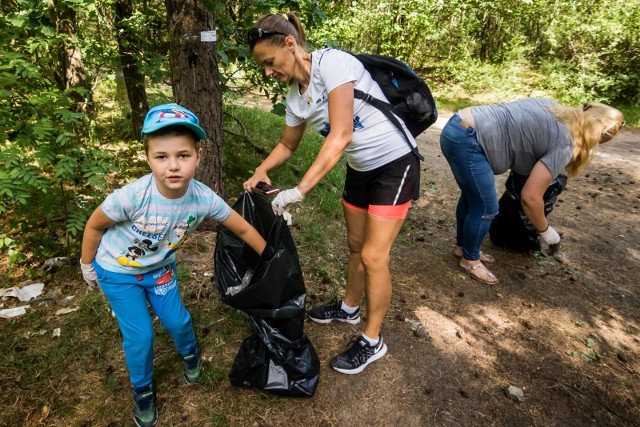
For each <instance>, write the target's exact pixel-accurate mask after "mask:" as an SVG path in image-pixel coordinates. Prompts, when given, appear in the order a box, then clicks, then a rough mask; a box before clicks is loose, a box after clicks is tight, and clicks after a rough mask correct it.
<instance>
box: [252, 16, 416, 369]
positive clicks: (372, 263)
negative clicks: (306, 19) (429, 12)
mask: <svg viewBox="0 0 640 427" xmlns="http://www.w3.org/2000/svg"><path fill="white" fill-rule="evenodd" d="M248 41H249V48H250V50H251V53H252V55H253V57H254V59H255V60H256V61H257V63H258V64H259V65H261V66H262V67H264V71H265V75H266V76H267V77H272V78H274V79H276V80H278V81H279V82H281V83H287V84H288V85H289V93H288V95H287V107H286V125H285V128H284V133H283V135H282V137H281V139H280V141H279V143H278V144H277V145H276V147H275V148H274V149H273V151H272V152H271V153H270V154H269V156H268V157H267V158H266V159H265V160H264V161H263V162H262V164H260V166H258V167H257V168H256V170H255V173H254V175H253V176H252V177H251V178H250V179H248V180H247V181H246V182H245V183H244V188H245V189H246V190H248V191H251V189H252V188H255V187H256V186H257V185H258V182H260V181H264V182H267V183H270V182H271V181H270V179H269V177H268V175H267V174H268V173H269V172H270V171H271V170H273V169H275V168H276V167H278V166H280V165H281V164H283V163H284V162H286V161H287V160H288V159H289V157H291V156H292V155H293V153H294V151H295V150H296V149H297V148H298V145H299V144H300V141H301V140H302V136H303V134H304V131H305V128H306V125H307V123H309V124H311V126H313V127H314V128H315V129H316V130H317V131H318V132H319V133H321V134H322V135H323V136H325V137H326V140H325V142H324V144H323V146H322V148H321V149H320V151H319V153H318V155H317V157H316V158H315V160H314V161H313V163H312V165H311V166H310V167H309V169H308V170H307V171H306V173H305V174H304V176H303V177H302V180H301V181H300V182H299V183H298V185H297V186H296V187H295V188H292V189H289V190H286V191H283V192H281V193H280V194H278V196H276V198H275V199H274V201H273V208H274V211H275V212H276V213H278V214H282V213H283V211H284V210H285V208H286V207H287V205H290V204H292V203H297V202H301V201H302V200H303V199H304V196H305V195H306V194H307V193H308V192H309V191H311V189H312V188H313V187H314V186H315V185H316V184H317V183H318V182H319V181H320V180H321V179H322V178H323V177H324V176H325V175H326V174H327V173H328V172H329V171H330V170H331V169H332V168H333V167H334V166H335V164H336V163H337V162H338V160H339V159H340V157H341V156H342V154H343V153H344V154H345V155H346V158H347V163H348V166H347V176H346V180H345V188H344V192H343V207H344V209H343V210H344V217H345V222H346V226H347V244H348V246H349V260H348V268H347V271H348V278H347V289H346V293H345V296H344V298H343V299H342V300H338V301H337V302H335V303H333V304H329V305H326V306H321V307H314V308H312V309H311V310H310V311H309V318H310V319H311V320H313V321H315V322H318V323H329V322H331V321H333V320H337V321H341V322H346V323H351V324H355V323H358V322H360V301H361V298H362V296H363V294H364V295H365V298H366V303H367V304H366V307H367V316H366V319H367V323H366V325H365V327H364V331H363V333H362V335H360V336H359V337H355V338H354V340H353V342H352V343H350V345H349V347H348V349H347V350H346V351H345V352H343V353H340V354H338V355H337V356H336V357H334V358H333V359H332V360H331V362H330V364H331V366H332V367H333V368H334V369H335V370H337V371H338V372H342V373H346V374H357V373H359V372H362V370H363V369H364V368H366V366H367V365H369V364H370V363H371V362H374V361H376V360H378V359H380V358H382V357H383V356H384V355H385V353H386V351H387V346H386V344H384V342H383V340H382V336H381V335H380V329H381V326H382V320H383V318H384V316H385V314H386V313H387V310H388V308H389V304H390V302H391V276H390V272H389V253H390V251H391V246H392V245H393V242H394V240H395V238H396V236H397V235H398V232H399V231H400V228H401V227H402V223H403V222H404V219H405V217H406V215H407V211H408V209H409V206H410V205H411V200H415V199H417V195H418V189H419V177H420V169H419V160H418V158H417V157H416V155H415V154H414V153H413V151H412V147H410V146H409V144H407V142H406V140H405V139H404V136H403V135H402V134H401V133H400V131H399V130H398V129H397V128H396V127H395V126H394V125H393V124H392V123H391V122H389V121H388V119H387V118H386V117H385V116H384V115H383V114H382V113H381V112H380V111H379V110H377V109H376V108H375V107H372V106H371V105H369V104H367V103H365V102H363V101H361V100H359V99H354V88H357V89H360V90H362V91H363V92H365V93H369V94H371V95H373V96H375V97H376V98H380V99H383V100H386V98H385V97H384V95H383V93H382V91H381V89H380V87H379V86H378V84H377V83H376V82H375V81H373V80H372V79H371V76H370V74H369V72H368V71H366V70H365V69H364V67H363V66H362V64H361V63H360V62H359V61H358V60H357V59H356V58H355V57H353V56H352V55H350V54H349V53H347V52H343V51H340V50H337V49H322V50H318V51H314V52H307V51H306V50H305V35H304V31H303V29H302V26H301V25H300V21H299V20H298V19H297V18H296V16H295V15H293V14H292V13H289V14H287V15H285V16H281V15H266V16H264V17H262V18H260V19H259V20H258V21H257V22H256V23H255V25H254V28H252V29H251V30H250V31H249V33H248ZM411 143H412V144H413V145H414V146H415V141H413V139H411Z"/></svg>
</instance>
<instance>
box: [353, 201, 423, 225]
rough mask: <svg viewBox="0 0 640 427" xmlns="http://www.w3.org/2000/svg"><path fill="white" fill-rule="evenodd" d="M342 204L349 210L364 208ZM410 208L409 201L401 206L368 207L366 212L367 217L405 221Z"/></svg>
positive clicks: (361, 209)
mask: <svg viewBox="0 0 640 427" xmlns="http://www.w3.org/2000/svg"><path fill="white" fill-rule="evenodd" d="M342 204H343V205H344V206H345V207H347V208H349V209H356V210H359V211H363V210H365V208H361V207H358V206H355V205H352V204H351V203H348V202H345V201H344V200H343V201H342ZM410 206H411V200H409V201H408V202H406V203H403V204H401V205H393V206H388V205H369V208H368V209H367V212H368V213H369V215H373V216H376V217H378V218H383V219H389V220H399V219H405V218H406V217H407V212H409V207H410Z"/></svg>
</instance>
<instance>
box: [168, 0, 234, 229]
mask: <svg viewBox="0 0 640 427" xmlns="http://www.w3.org/2000/svg"><path fill="white" fill-rule="evenodd" d="M165 5H166V7H167V17H168V26H167V27H168V32H169V37H170V42H169V59H170V63H171V76H172V79H173V94H174V97H175V99H176V102H177V103H178V104H180V105H183V106H184V107H186V108H188V109H189V110H191V111H193V112H194V113H195V114H196V116H198V118H199V119H200V125H201V126H202V128H203V129H204V130H205V132H206V133H207V139H206V140H204V141H203V142H202V161H201V162H200V166H199V168H198V170H197V172H196V179H197V180H198V181H200V182H202V183H204V184H206V185H207V186H209V187H211V188H212V189H213V190H214V191H215V192H216V193H217V194H218V195H219V196H220V197H222V198H224V197H225V188H224V168H223V163H222V154H223V135H222V93H221V89H220V78H219V74H218V63H217V52H216V44H215V42H203V41H201V40H200V33H201V32H202V31H213V30H215V18H214V16H213V14H212V13H211V12H209V11H207V10H205V8H204V5H203V3H202V1H200V0H165ZM213 227H215V223H213V222H211V221H209V222H206V223H203V225H202V226H201V228H204V229H209V230H210V229H213Z"/></svg>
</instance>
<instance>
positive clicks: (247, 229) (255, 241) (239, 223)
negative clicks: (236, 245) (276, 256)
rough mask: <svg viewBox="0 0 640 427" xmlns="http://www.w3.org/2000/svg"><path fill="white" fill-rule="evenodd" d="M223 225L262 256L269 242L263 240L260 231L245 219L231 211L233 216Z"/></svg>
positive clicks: (223, 222)
mask: <svg viewBox="0 0 640 427" xmlns="http://www.w3.org/2000/svg"><path fill="white" fill-rule="evenodd" d="M222 224H223V225H224V226H225V227H227V228H228V229H229V230H231V231H232V232H233V233H234V234H235V235H236V236H238V237H240V238H241V239H242V240H243V241H244V242H245V243H246V244H248V245H249V246H251V249H253V250H254V251H256V252H257V253H258V254H260V255H262V251H263V250H264V248H265V246H267V242H265V240H264V239H263V238H262V236H261V235H260V233H258V230H256V229H255V228H253V226H252V225H251V224H249V223H248V222H247V221H246V220H245V219H244V218H242V217H241V216H240V215H238V213H237V212H236V211H234V210H231V215H229V217H228V218H227V219H225V220H224V221H222Z"/></svg>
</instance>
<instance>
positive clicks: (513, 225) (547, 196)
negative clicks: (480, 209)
mask: <svg viewBox="0 0 640 427" xmlns="http://www.w3.org/2000/svg"><path fill="white" fill-rule="evenodd" d="M527 178H528V177H527V176H523V175H518V174H516V173H513V172H511V173H510V174H509V178H507V182H506V183H505V192H504V193H503V194H502V197H500V201H499V213H498V215H496V217H495V218H494V219H493V221H492V222H491V226H490V227H489V238H490V239H491V242H492V243H493V244H494V245H496V246H499V247H501V248H506V249H511V250H514V251H522V252H527V251H539V250H540V249H541V247H540V236H539V235H538V232H537V231H536V229H535V227H534V226H533V224H531V221H529V218H527V216H526V215H525V214H524V211H523V210H522V204H521V203H520V193H521V192H522V188H523V187H524V184H525V183H526V182H527ZM566 186H567V177H566V176H565V175H559V176H558V177H557V178H556V179H554V180H553V181H551V184H549V188H547V191H546V192H545V193H544V196H543V199H544V215H545V216H548V215H549V214H550V213H551V211H553V207H554V205H555V203H556V199H557V197H558V195H559V194H560V193H562V191H563V190H564V189H565V188H566Z"/></svg>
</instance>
